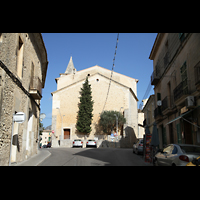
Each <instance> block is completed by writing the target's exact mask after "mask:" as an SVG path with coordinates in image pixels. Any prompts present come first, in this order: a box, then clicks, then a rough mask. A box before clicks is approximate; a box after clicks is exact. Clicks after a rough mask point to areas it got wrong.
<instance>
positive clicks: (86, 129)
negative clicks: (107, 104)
mask: <svg viewBox="0 0 200 200" xmlns="http://www.w3.org/2000/svg"><path fill="white" fill-rule="evenodd" d="M80 94H81V97H80V103H79V111H78V120H77V123H76V128H77V129H78V131H79V132H81V133H85V134H88V133H90V132H91V130H92V129H91V127H90V125H91V124H92V117H93V114H92V111H93V104H94V101H93V100H92V90H91V85H90V84H89V82H88V77H86V80H85V83H84V84H83V88H81V92H80Z"/></svg>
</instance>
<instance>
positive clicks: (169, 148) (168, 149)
mask: <svg viewBox="0 0 200 200" xmlns="http://www.w3.org/2000/svg"><path fill="white" fill-rule="evenodd" d="M172 150H173V148H172V145H169V146H167V147H166V148H165V149H164V150H163V152H166V153H167V154H171V153H172Z"/></svg>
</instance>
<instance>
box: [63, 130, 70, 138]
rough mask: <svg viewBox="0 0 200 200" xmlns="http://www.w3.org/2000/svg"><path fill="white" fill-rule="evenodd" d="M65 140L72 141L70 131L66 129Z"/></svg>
mask: <svg viewBox="0 0 200 200" xmlns="http://www.w3.org/2000/svg"><path fill="white" fill-rule="evenodd" d="M64 139H70V129H69V128H67V129H64Z"/></svg>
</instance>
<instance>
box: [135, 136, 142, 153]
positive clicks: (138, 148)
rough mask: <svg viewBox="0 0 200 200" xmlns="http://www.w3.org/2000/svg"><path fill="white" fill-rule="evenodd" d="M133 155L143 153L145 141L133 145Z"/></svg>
mask: <svg viewBox="0 0 200 200" xmlns="http://www.w3.org/2000/svg"><path fill="white" fill-rule="evenodd" d="M133 153H136V154H139V153H143V139H139V140H138V142H137V143H136V144H133Z"/></svg>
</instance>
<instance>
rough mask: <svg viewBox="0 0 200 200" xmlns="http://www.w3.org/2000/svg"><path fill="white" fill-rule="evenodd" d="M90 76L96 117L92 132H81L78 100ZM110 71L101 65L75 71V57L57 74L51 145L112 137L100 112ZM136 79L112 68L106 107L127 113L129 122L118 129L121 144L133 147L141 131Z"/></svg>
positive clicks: (94, 117) (64, 144)
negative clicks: (78, 123) (102, 122)
mask: <svg viewBox="0 0 200 200" xmlns="http://www.w3.org/2000/svg"><path fill="white" fill-rule="evenodd" d="M86 76H88V80H89V84H91V88H92V98H93V100H94V106H93V109H94V110H93V115H94V116H93V121H92V125H91V127H92V132H91V133H90V135H89V136H86V135H83V134H80V133H78V131H77V129H76V122H77V114H78V103H79V101H80V100H79V97H80V91H81V87H82V84H83V83H84V81H85V79H86ZM110 77H111V71H110V70H108V69H105V68H103V67H100V66H98V65H96V66H93V67H90V68H87V69H84V70H81V71H76V68H75V67H74V64H73V61H72V57H71V58H70V61H69V64H68V66H67V69H66V71H65V73H61V74H60V77H59V78H56V83H57V90H56V91H55V92H52V96H53V98H52V99H53V102H52V130H53V131H54V134H52V146H59V145H60V146H69V147H70V146H71V144H72V141H73V140H74V139H77V138H79V139H82V140H83V141H84V145H85V141H86V140H87V139H96V140H97V141H98V144H99V145H100V141H101V142H102V141H104V140H109V136H108V135H106V134H104V133H103V131H102V130H101V129H100V127H99V119H100V114H101V112H102V110H103V107H104V104H105V100H106V96H107V92H108V86H109V83H110ZM137 82H138V80H137V79H134V78H131V77H128V76H125V75H122V74H119V73H117V72H113V76H112V81H111V86H110V92H109V95H108V99H107V103H106V105H105V108H104V110H116V111H120V112H121V113H123V114H124V117H125V118H126V124H124V126H123V128H122V130H119V131H118V134H119V137H118V139H119V140H120V141H118V144H119V143H120V145H118V146H125V147H132V144H133V142H134V141H135V140H136V137H137V135H138V112H137V101H138V99H137Z"/></svg>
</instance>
